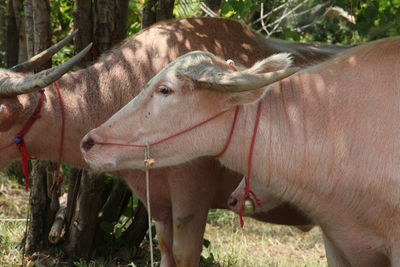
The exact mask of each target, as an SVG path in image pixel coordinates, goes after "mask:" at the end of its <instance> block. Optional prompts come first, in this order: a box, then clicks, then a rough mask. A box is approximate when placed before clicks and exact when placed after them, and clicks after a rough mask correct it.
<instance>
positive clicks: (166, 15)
mask: <svg viewBox="0 0 400 267" xmlns="http://www.w3.org/2000/svg"><path fill="white" fill-rule="evenodd" d="M174 2H175V1H174V0H158V6H157V21H163V20H169V19H173V18H174V14H173V11H174Z"/></svg>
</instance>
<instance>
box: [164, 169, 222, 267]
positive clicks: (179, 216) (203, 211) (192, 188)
mask: <svg viewBox="0 0 400 267" xmlns="http://www.w3.org/2000/svg"><path fill="white" fill-rule="evenodd" d="M199 173H201V171H200V172H199ZM216 180H217V177H213V176H212V174H211V175H199V177H195V178H192V179H190V180H188V179H187V177H180V176H179V175H177V176H175V177H174V176H172V175H171V176H170V178H169V179H168V182H169V183H170V190H171V202H172V220H173V254H174V258H175V262H176V264H177V266H179V267H181V266H198V264H199V259H200V254H201V249H202V244H203V234H204V230H205V225H206V220H207V214H208V210H209V209H210V207H211V201H212V199H213V197H214V194H215V185H214V184H215V181H216Z"/></svg>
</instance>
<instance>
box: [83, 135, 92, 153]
mask: <svg viewBox="0 0 400 267" xmlns="http://www.w3.org/2000/svg"><path fill="white" fill-rule="evenodd" d="M93 146H94V141H93V139H92V138H91V137H90V136H88V137H86V138H85V140H84V141H83V142H82V149H83V151H85V152H88V151H89V150H90V149H91V148H92V147H93Z"/></svg>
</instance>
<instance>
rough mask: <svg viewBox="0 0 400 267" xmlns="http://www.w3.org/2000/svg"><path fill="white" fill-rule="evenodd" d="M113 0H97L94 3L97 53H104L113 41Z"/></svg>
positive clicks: (114, 34)
mask: <svg viewBox="0 0 400 267" xmlns="http://www.w3.org/2000/svg"><path fill="white" fill-rule="evenodd" d="M115 9H116V7H115V2H114V1H109V0H97V3H96V30H95V36H94V42H95V45H96V48H97V51H96V52H97V53H98V54H97V55H96V56H99V55H100V54H102V53H104V52H105V51H107V50H108V49H110V48H111V46H112V45H113V44H114V42H115V38H116V29H115Z"/></svg>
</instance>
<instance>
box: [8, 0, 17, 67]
mask: <svg viewBox="0 0 400 267" xmlns="http://www.w3.org/2000/svg"><path fill="white" fill-rule="evenodd" d="M17 32H18V28H17V22H16V19H15V15H14V4H13V1H11V0H10V1H8V5H7V20H6V67H7V68H11V67H12V66H14V65H17V64H18V34H16V33H17Z"/></svg>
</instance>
